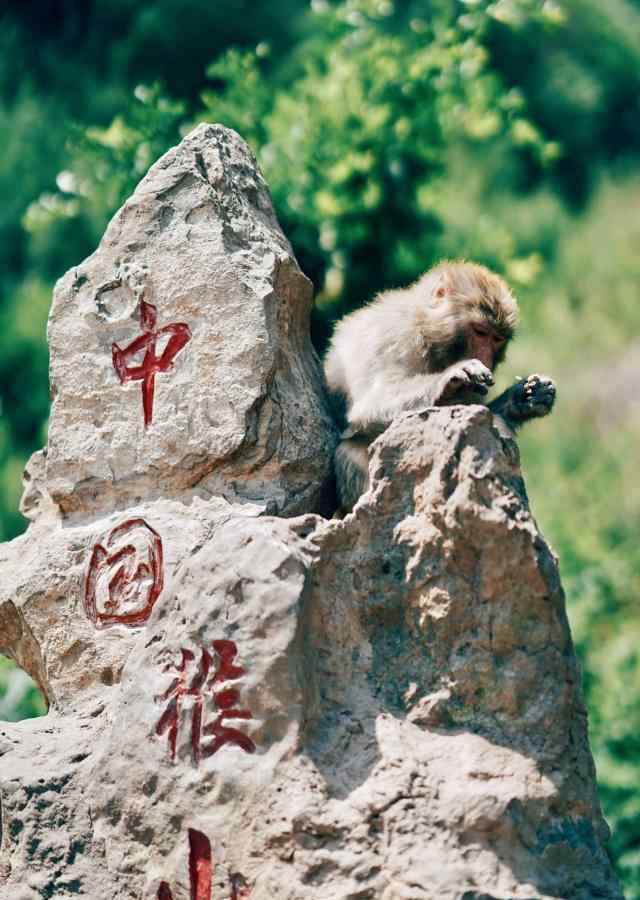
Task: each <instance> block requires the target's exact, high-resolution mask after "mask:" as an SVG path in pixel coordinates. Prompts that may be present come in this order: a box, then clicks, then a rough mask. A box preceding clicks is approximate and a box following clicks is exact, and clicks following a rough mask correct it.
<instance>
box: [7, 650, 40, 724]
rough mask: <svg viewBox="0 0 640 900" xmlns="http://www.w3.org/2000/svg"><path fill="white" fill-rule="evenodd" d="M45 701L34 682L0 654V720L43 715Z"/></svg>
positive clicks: (13, 720)
mask: <svg viewBox="0 0 640 900" xmlns="http://www.w3.org/2000/svg"><path fill="white" fill-rule="evenodd" d="M46 711H47V702H46V700H45V698H44V696H43V694H42V693H41V691H40V690H38V686H37V685H36V683H35V682H34V681H33V680H32V679H31V678H29V676H28V675H27V673H26V672H24V671H23V670H22V669H20V668H18V666H16V665H15V664H14V663H13V662H12V661H11V660H10V659H7V657H6V656H0V721H5V722H18V721H19V720H20V719H31V718H33V717H35V716H43V715H44V714H45V713H46Z"/></svg>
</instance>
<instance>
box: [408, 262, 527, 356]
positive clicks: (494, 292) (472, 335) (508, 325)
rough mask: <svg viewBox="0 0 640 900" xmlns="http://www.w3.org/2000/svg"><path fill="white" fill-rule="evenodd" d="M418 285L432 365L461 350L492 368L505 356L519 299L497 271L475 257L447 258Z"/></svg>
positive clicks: (425, 335)
mask: <svg viewBox="0 0 640 900" xmlns="http://www.w3.org/2000/svg"><path fill="white" fill-rule="evenodd" d="M416 287H417V288H418V289H420V290H421V292H422V291H426V292H427V296H428V300H427V303H426V308H425V310H424V312H423V314H422V316H421V317H420V318H421V320H422V326H423V327H422V328H421V331H422V332H423V334H424V338H425V345H426V346H427V347H428V350H427V353H428V358H429V369H430V370H431V371H438V370H440V369H443V368H445V367H446V366H448V365H449V364H450V363H451V361H452V360H455V359H461V358H463V357H464V356H465V355H466V356H471V357H476V358H478V359H481V361H482V362H484V363H485V365H487V366H488V367H489V368H491V369H493V368H495V366H496V365H498V363H500V362H501V361H502V360H503V358H504V355H505V351H506V347H507V343H508V342H509V341H510V340H511V338H512V337H513V334H514V331H515V328H516V325H517V322H518V304H517V302H516V300H515V298H514V296H513V295H512V293H511V291H510V290H509V288H508V286H507V284H506V283H505V281H504V280H503V279H502V278H500V276H499V275H496V274H495V273H494V272H491V271H489V269H487V268H486V267H485V266H481V265H478V264H476V263H468V262H465V261H463V260H459V261H446V262H441V263H439V264H438V265H437V266H434V268H432V269H430V270H429V271H428V272H427V273H426V274H425V275H423V276H422V278H421V279H420V281H419V282H418V284H417V285H416ZM474 351H475V352H474Z"/></svg>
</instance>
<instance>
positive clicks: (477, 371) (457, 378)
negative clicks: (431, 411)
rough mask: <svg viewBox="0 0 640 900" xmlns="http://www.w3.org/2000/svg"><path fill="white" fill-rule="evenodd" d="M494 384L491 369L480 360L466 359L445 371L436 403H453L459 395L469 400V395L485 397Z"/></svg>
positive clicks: (441, 378) (441, 377)
mask: <svg viewBox="0 0 640 900" xmlns="http://www.w3.org/2000/svg"><path fill="white" fill-rule="evenodd" d="M492 384H493V375H492V373H491V369H489V368H487V366H485V364H484V363H481V362H480V360H479V359H465V360H464V362H461V363H456V364H455V365H453V366H449V368H448V369H445V370H444V372H443V373H442V375H441V376H440V383H439V385H438V387H439V391H438V397H437V399H436V403H443V402H444V403H451V402H452V401H453V400H454V399H455V398H457V397H458V395H463V396H464V398H465V399H468V395H469V394H480V395H481V396H484V395H485V394H486V393H487V392H488V390H489V388H490V387H491V385H492Z"/></svg>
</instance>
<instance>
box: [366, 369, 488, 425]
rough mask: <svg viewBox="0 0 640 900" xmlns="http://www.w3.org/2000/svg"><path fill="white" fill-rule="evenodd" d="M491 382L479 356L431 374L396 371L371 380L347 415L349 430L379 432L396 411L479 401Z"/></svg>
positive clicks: (390, 420) (396, 413)
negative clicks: (400, 373) (411, 373)
mask: <svg viewBox="0 0 640 900" xmlns="http://www.w3.org/2000/svg"><path fill="white" fill-rule="evenodd" d="M492 384H493V375H492V374H491V372H490V370H489V369H488V368H487V367H486V366H485V365H483V364H482V363H481V362H480V360H478V359H466V360H462V362H459V363H455V364H454V365H452V366H449V367H448V368H447V369H444V371H442V372H434V373H433V374H423V375H411V376H408V375H399V374H397V373H395V377H390V378H387V379H385V380H384V381H380V380H378V381H377V382H374V383H373V384H372V385H371V387H370V388H369V390H368V391H367V392H366V393H365V394H364V395H363V396H362V397H360V398H359V399H358V400H357V401H356V402H355V403H354V404H353V406H352V407H351V409H350V410H349V414H348V420H349V426H350V431H352V432H357V431H364V432H366V431H372V430H374V431H375V430H380V431H382V430H384V428H386V427H387V425H389V424H390V423H391V422H392V421H393V419H394V418H395V417H396V416H397V415H398V414H399V413H401V412H409V411H410V410H415V409H423V408H424V407H425V406H444V405H446V404H449V403H455V402H460V403H469V402H473V401H474V400H475V402H481V397H482V396H484V395H485V394H486V393H487V391H488V390H489V387H490V386H491V385H492Z"/></svg>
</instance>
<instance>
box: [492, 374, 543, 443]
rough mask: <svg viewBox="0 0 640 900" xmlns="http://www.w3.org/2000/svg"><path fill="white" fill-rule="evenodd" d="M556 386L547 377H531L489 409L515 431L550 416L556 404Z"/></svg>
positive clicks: (505, 394)
mask: <svg viewBox="0 0 640 900" xmlns="http://www.w3.org/2000/svg"><path fill="white" fill-rule="evenodd" d="M555 399H556V386H555V384H554V383H553V381H552V380H551V379H550V378H547V376H546V375H529V377H528V378H524V379H523V380H522V381H516V383H515V384H514V385H512V386H511V387H510V388H507V390H506V391H505V392H504V393H503V394H500V396H499V397H496V399H495V400H492V401H491V403H490V404H489V409H490V410H491V412H492V413H495V414H496V415H498V416H500V417H501V418H502V419H504V421H505V422H506V423H507V425H508V426H509V428H512V429H513V430H515V429H516V428H518V427H519V426H520V425H522V424H523V423H524V422H527V421H528V420H529V419H537V418H539V417H540V416H546V415H548V414H549V413H550V412H551V410H552V408H553V404H554V403H555Z"/></svg>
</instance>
